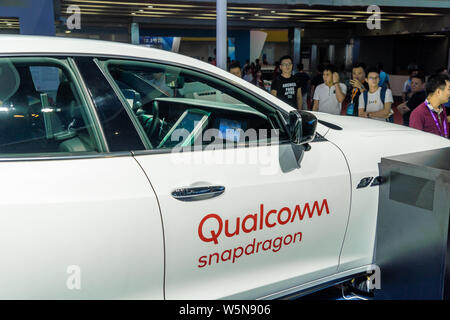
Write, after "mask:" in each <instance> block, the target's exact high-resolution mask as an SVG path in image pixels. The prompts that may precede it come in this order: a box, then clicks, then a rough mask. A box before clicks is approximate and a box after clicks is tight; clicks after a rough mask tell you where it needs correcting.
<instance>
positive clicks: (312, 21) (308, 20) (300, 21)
mask: <svg viewBox="0 0 450 320" xmlns="http://www.w3.org/2000/svg"><path fill="white" fill-rule="evenodd" d="M297 21H298V22H325V21H321V20H297Z"/></svg>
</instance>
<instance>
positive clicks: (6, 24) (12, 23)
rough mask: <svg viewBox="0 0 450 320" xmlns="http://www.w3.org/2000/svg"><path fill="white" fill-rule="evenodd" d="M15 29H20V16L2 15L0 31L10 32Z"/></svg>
mask: <svg viewBox="0 0 450 320" xmlns="http://www.w3.org/2000/svg"><path fill="white" fill-rule="evenodd" d="M14 30H19V19H18V18H3V17H0V32H10V31H14Z"/></svg>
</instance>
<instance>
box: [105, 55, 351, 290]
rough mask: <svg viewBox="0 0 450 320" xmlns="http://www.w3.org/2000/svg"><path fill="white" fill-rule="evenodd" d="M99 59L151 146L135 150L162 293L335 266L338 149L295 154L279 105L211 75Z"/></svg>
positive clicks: (345, 204) (264, 286) (303, 276)
mask: <svg viewBox="0 0 450 320" xmlns="http://www.w3.org/2000/svg"><path fill="white" fill-rule="evenodd" d="M101 64H102V67H103V69H104V71H105V72H106V73H108V74H109V76H110V77H111V78H112V79H114V80H115V82H116V90H117V92H122V94H120V95H122V100H123V101H124V104H125V103H126V104H129V105H128V108H130V109H133V110H134V111H135V114H136V118H137V119H139V122H140V126H141V129H142V131H143V132H146V133H147V138H148V144H149V145H151V146H152V147H151V148H150V150H147V151H135V152H134V154H135V158H136V160H137V161H138V162H139V164H140V165H141V166H142V168H143V169H144V171H145V172H146V174H147V176H148V178H149V180H150V182H151V184H152V186H153V188H154V190H155V192H156V195H157V197H158V202H159V204H160V208H161V213H162V217H163V227H164V239H165V253H166V270H165V272H166V277H165V285H166V287H165V290H166V297H167V298H169V299H186V298H189V299H216V298H237V299H243V298H250V299H253V298H261V297H264V296H267V295H269V294H272V293H274V292H279V291H282V290H284V289H287V288H291V287H295V286H297V285H299V284H304V283H307V282H309V281H312V280H317V279H320V278H322V277H325V276H328V275H331V274H333V273H335V272H336V270H337V267H338V259H339V253H340V250H341V246H342V241H343V238H344V233H345V227H346V223H347V219H348V214H349V205H350V177H349V171H348V167H347V164H346V161H345V159H344V157H343V155H342V153H341V152H340V151H339V150H338V148H337V147H335V146H334V145H333V144H331V143H330V142H328V141H326V140H325V139H322V140H321V141H317V142H313V143H311V149H310V150H309V151H307V152H304V154H303V158H302V160H301V161H297V158H296V153H295V152H294V151H295V150H294V149H295V148H293V147H292V145H291V143H290V142H289V141H288V140H286V139H287V133H286V130H285V128H284V126H283V120H282V119H281V115H280V113H279V112H277V110H276V108H274V107H272V106H271V105H269V104H268V103H267V102H264V101H263V100H262V99H260V98H258V95H257V93H255V92H253V91H252V90H250V89H247V90H244V89H243V88H239V87H237V86H236V85H233V84H230V83H228V82H227V81H224V80H221V79H218V78H216V77H215V76H213V75H211V74H206V73H205V72H200V71H196V70H193V69H187V68H182V67H178V66H174V65H165V64H161V63H156V62H142V61H131V60H118V59H116V60H113V59H104V60H103V61H102V62H101ZM161 74H162V75H163V76H161ZM155 75H158V76H157V79H156V77H155ZM162 78H163V79H165V80H164V81H163V82H161V80H160V79H162ZM156 83H158V85H159V86H164V87H165V89H164V90H159V89H157V88H155V85H156ZM130 90H131V91H133V92H134V95H133V96H132V97H131V99H130V98H127V97H126V96H125V95H126V94H127V95H128V94H129V91H130ZM162 92H167V94H163V93H162ZM126 98H127V99H126ZM125 101H127V102H125ZM155 119H156V123H157V124H156V125H155V126H153V125H152V124H154V123H155V122H154V120H155ZM149 122H150V123H149Z"/></svg>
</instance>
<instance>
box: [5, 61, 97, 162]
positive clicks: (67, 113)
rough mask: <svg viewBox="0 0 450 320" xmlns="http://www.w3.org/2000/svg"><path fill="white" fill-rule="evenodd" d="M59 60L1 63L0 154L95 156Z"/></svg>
mask: <svg viewBox="0 0 450 320" xmlns="http://www.w3.org/2000/svg"><path fill="white" fill-rule="evenodd" d="M90 119H91V117H89V114H88V112H87V110H86V105H85V103H84V102H83V99H82V98H81V94H80V93H79V89H78V87H77V84H76V82H75V81H74V77H73V75H72V74H71V72H70V69H69V68H68V65H67V62H66V61H65V60H64V59H54V58H34V57H30V58H0V155H5V154H53V153H80V152H99V151H100V150H99V147H98V143H97V139H96V138H95V135H94V131H93V125H92V121H91V120H90Z"/></svg>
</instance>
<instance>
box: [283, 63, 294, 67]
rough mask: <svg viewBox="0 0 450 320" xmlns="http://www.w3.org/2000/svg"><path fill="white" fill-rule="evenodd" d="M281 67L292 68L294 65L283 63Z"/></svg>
mask: <svg viewBox="0 0 450 320" xmlns="http://www.w3.org/2000/svg"><path fill="white" fill-rule="evenodd" d="M281 66H282V67H290V66H292V63H282V64H281Z"/></svg>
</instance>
